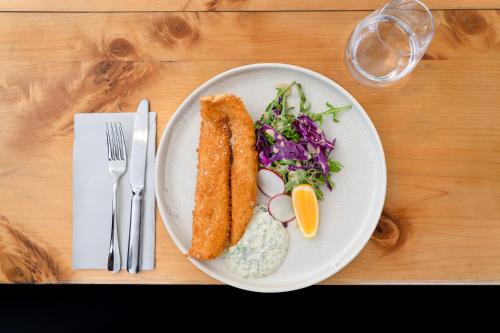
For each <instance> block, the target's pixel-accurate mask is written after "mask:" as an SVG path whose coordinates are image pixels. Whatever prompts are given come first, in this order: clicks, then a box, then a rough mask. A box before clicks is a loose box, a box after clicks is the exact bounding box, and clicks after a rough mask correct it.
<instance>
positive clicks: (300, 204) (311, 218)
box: [292, 184, 319, 238]
mask: <svg viewBox="0 0 500 333" xmlns="http://www.w3.org/2000/svg"><path fill="white" fill-rule="evenodd" d="M292 204H293V211H294V212H295V217H296V219H297V223H298V224H299V227H300V231H302V234H303V235H304V237H305V238H314V237H315V236H316V233H317V232H318V227H319V207H318V198H317V197H316V193H315V192H314V189H313V187H312V186H311V185H305V184H304V185H299V186H296V187H294V188H293V190H292Z"/></svg>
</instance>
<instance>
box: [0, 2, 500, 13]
mask: <svg viewBox="0 0 500 333" xmlns="http://www.w3.org/2000/svg"><path fill="white" fill-rule="evenodd" d="M387 2H388V1H387V0H358V1H351V0H314V1H311V0H273V1H269V0H236V1H235V0H150V1H140V0H113V1H109V0H108V1H100V0H88V1H65V0H23V1H11V0H0V11H20V12H33V11H43V12H130V11H132V12H151V11H202V12H203V11H326V10H373V9H376V8H378V7H380V6H382V5H384V4H385V3H387ZM425 4H426V5H428V6H429V8H431V9H498V8H500V1H499V0H475V1H471V0H455V1H447V0H426V1H425Z"/></svg>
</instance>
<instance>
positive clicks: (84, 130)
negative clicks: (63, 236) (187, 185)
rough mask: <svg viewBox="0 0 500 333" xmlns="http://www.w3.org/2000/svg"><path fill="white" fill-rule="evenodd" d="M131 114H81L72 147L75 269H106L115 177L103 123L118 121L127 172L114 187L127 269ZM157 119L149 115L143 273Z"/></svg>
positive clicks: (150, 228)
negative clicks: (123, 143)
mask: <svg viewBox="0 0 500 333" xmlns="http://www.w3.org/2000/svg"><path fill="white" fill-rule="evenodd" d="M134 119H135V113H97V114H94V113H79V114H76V115H75V118H74V142H73V269H107V262H108V252H109V244H110V243H109V242H110V236H111V200H112V195H113V177H112V176H111V174H110V173H109V171H108V155H107V146H106V130H105V128H106V125H105V124H106V122H111V121H118V122H120V123H121V125H122V128H123V135H124V137H125V144H126V148H127V171H126V172H125V173H124V174H123V175H122V177H121V178H120V180H119V184H118V205H117V218H118V222H117V225H118V238H119V244H120V256H121V261H122V268H126V267H127V249H128V236H129V227H130V200H131V197H132V189H131V188H130V180H129V179H130V176H129V174H130V158H131V154H132V134H133V131H134ZM155 150H156V113H153V112H150V113H149V138H148V148H147V157H146V159H147V162H146V179H145V187H144V195H143V196H144V199H143V202H142V204H143V207H142V211H143V214H144V215H143V220H142V230H141V250H140V253H141V258H140V260H141V270H152V269H154V263H155V194H154V192H155V191H154V169H155Z"/></svg>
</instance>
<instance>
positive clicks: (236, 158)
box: [212, 94, 257, 245]
mask: <svg viewBox="0 0 500 333" xmlns="http://www.w3.org/2000/svg"><path fill="white" fill-rule="evenodd" d="M212 103H213V105H214V109H217V110H219V111H220V112H221V113H223V114H225V115H226V116H227V120H228V124H229V131H230V133H231V140H230V144H231V154H232V162H231V228H230V234H229V243H230V245H234V244H236V243H237V242H238V241H239V240H240V238H241V237H242V236H243V234H244V233H245V230H246V228H247V226H248V223H249V222H250V219H251V218H252V215H253V208H254V206H255V200H256V196H257V150H256V148H255V130H254V125H253V120H252V118H251V117H250V114H249V113H248V112H247V110H246V108H245V105H244V104H243V102H242V101H241V99H240V98H239V97H237V96H234V95H230V94H221V95H216V96H214V97H213V98H212Z"/></svg>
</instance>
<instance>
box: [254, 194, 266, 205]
mask: <svg viewBox="0 0 500 333" xmlns="http://www.w3.org/2000/svg"><path fill="white" fill-rule="evenodd" d="M255 202H256V204H257V205H263V206H266V207H267V205H268V204H269V197H267V196H266V195H264V193H262V192H261V191H257V198H256V200H255Z"/></svg>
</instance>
